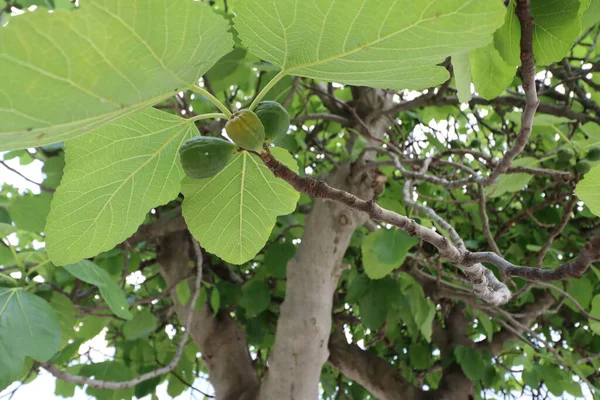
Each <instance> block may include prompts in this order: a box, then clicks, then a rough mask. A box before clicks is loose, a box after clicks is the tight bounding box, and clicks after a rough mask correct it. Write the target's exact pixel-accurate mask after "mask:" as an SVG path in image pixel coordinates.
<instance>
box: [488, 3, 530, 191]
mask: <svg viewBox="0 0 600 400" xmlns="http://www.w3.org/2000/svg"><path fill="white" fill-rule="evenodd" d="M516 13H517V17H518V18H519V22H520V24H521V75H522V76H523V90H524V91H525V108H524V109H523V115H522V116H521V129H520V130H519V133H518V135H517V139H516V140H515V144H514V145H513V147H512V148H511V149H510V150H508V151H507V152H506V154H505V155H504V157H502V160H500V162H499V163H498V165H497V166H496V168H494V171H492V174H491V175H490V176H489V177H488V178H487V180H486V185H490V184H494V183H496V182H498V179H499V178H500V175H502V174H503V173H505V172H506V170H507V169H508V168H509V167H510V166H511V164H512V162H513V160H514V159H515V157H517V156H518V155H519V154H521V152H522V151H523V149H524V148H525V146H526V145H527V142H528V141H529V136H531V131H532V129H533V119H534V117H535V112H536V111H537V109H538V106H539V103H540V101H539V100H538V97H537V89H536V86H535V59H534V55H533V28H534V25H535V21H534V19H533V16H532V15H531V11H530V0H518V1H517V8H516Z"/></svg>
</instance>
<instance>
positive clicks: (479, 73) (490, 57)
mask: <svg viewBox="0 0 600 400" xmlns="http://www.w3.org/2000/svg"><path fill="white" fill-rule="evenodd" d="M471 70H472V73H473V84H474V85H475V90H476V91H477V92H478V93H479V94H480V95H481V96H482V97H483V98H486V99H493V98H495V97H498V96H499V95H500V94H502V92H504V90H505V89H506V87H507V86H508V85H510V83H511V82H512V80H513V78H514V76H515V72H516V69H515V68H514V67H512V66H510V65H508V64H507V63H506V62H505V61H504V59H503V58H502V57H501V56H500V53H498V50H496V48H495V47H494V45H493V44H492V43H490V44H488V45H487V46H485V47H482V48H481V49H477V50H475V51H472V52H471Z"/></svg>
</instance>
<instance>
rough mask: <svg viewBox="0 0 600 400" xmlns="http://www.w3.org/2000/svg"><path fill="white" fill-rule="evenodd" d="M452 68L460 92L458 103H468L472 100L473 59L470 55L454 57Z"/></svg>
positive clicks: (456, 55)
mask: <svg viewBox="0 0 600 400" xmlns="http://www.w3.org/2000/svg"><path fill="white" fill-rule="evenodd" d="M452 67H453V70H454V78H455V79H456V90H458V101H460V102H461V103H467V102H469V100H471V97H472V96H471V59H470V57H469V53H467V52H464V53H458V54H453V55H452Z"/></svg>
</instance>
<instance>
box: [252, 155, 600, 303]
mask: <svg viewBox="0 0 600 400" xmlns="http://www.w3.org/2000/svg"><path fill="white" fill-rule="evenodd" d="M260 157H261V158H262V160H263V162H264V163H265V165H266V166H267V167H268V168H269V169H270V170H271V172H272V173H273V174H274V175H275V176H276V177H278V178H281V179H283V180H284V181H286V182H287V183H289V184H290V185H291V186H292V187H294V188H295V189H296V190H298V191H299V192H302V193H306V194H307V195H309V196H310V197H312V198H321V199H326V200H333V201H336V202H338V203H342V204H344V205H346V206H347V207H349V208H351V209H353V210H358V211H362V212H364V213H366V214H367V215H369V217H371V219H373V220H376V221H382V222H386V223H389V224H391V225H394V226H396V227H398V228H400V229H402V230H404V231H406V232H407V233H408V234H410V235H411V236H415V237H418V238H420V239H422V240H424V241H426V242H428V243H430V244H432V245H433V246H435V247H436V248H437V249H438V251H439V252H440V254H441V255H442V256H443V257H445V258H446V259H447V260H449V261H450V262H452V263H454V264H456V265H460V266H462V267H464V268H465V272H466V273H467V275H469V276H470V278H471V280H472V282H473V283H474V284H476V285H483V283H487V282H484V280H487V279H492V278H493V274H491V273H490V272H489V271H488V272H485V271H483V270H482V269H481V266H480V264H481V263H489V264H492V265H494V266H496V267H498V268H501V269H503V270H504V271H506V273H507V274H508V275H509V276H520V277H523V278H527V279H532V280H542V281H553V280H561V279H564V278H566V277H577V276H580V275H581V274H582V273H583V272H585V270H587V268H588V267H589V266H590V265H591V264H592V263H593V262H596V261H600V236H596V237H594V238H592V239H591V240H590V241H589V242H588V243H587V244H586V245H585V246H584V248H583V250H582V252H581V253H580V255H579V257H578V258H577V259H576V260H575V261H573V262H571V263H567V264H563V265H561V266H560V267H558V268H557V269H554V270H550V269H538V268H530V267H521V266H516V265H514V264H512V263H510V262H508V261H506V260H505V259H503V258H502V257H500V256H499V255H497V254H495V253H492V252H476V253H474V252H470V251H468V250H464V249H459V248H457V247H456V246H454V245H453V244H452V243H451V242H450V241H449V240H448V239H447V238H445V237H444V236H442V235H440V234H439V233H437V232H435V231H434V230H432V229H429V228H426V227H424V226H422V225H419V224H418V223H416V222H415V221H414V220H412V219H410V218H408V217H406V216H403V215H400V214H397V213H395V212H393V211H390V210H386V209H384V208H382V207H380V206H379V205H377V204H376V203H375V202H374V201H372V200H369V201H365V200H362V199H360V198H358V197H356V196H354V195H352V194H350V193H348V192H346V191H343V190H339V189H336V188H333V187H331V186H329V185H328V184H327V183H325V182H323V181H319V180H315V179H311V178H302V177H300V176H298V174H296V173H295V172H293V171H292V170H290V169H289V168H287V167H286V166H285V165H283V164H281V163H280V162H279V161H277V160H276V159H275V158H274V157H273V156H272V155H271V153H270V152H269V151H268V149H266V151H264V152H263V153H261V154H260ZM474 274H475V275H474ZM497 283H498V284H499V285H501V283H500V282H497ZM485 286H486V287H487V285H485ZM496 288H497V289H500V286H496ZM496 299H497V300H502V301H503V302H504V303H505V302H507V301H508V300H509V298H504V297H503V298H502V299H500V298H496ZM488 300H490V298H488ZM504 303H501V304H504Z"/></svg>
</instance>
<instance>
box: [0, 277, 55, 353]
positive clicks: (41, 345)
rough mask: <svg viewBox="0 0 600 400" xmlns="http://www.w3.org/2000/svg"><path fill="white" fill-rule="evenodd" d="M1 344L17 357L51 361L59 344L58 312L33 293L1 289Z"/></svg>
mask: <svg viewBox="0 0 600 400" xmlns="http://www.w3.org/2000/svg"><path fill="white" fill-rule="evenodd" d="M0 342H3V343H4V344H5V346H6V347H7V348H8V349H9V351H10V352H11V353H12V354H14V355H15V356H20V357H21V358H23V357H25V356H29V357H31V358H33V359H34V360H37V361H48V360H49V359H50V358H51V357H52V356H53V355H54V353H56V351H57V350H58V347H59V345H60V325H59V324H58V320H57V318H56V313H55V312H54V310H53V309H52V307H50V305H49V304H48V303H46V302H45V301H44V300H42V299H41V298H39V297H38V296H36V295H34V294H31V293H28V292H26V291H24V290H21V289H8V288H0Z"/></svg>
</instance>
